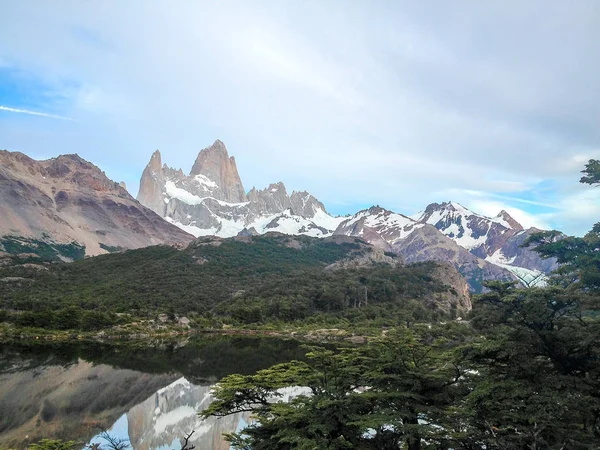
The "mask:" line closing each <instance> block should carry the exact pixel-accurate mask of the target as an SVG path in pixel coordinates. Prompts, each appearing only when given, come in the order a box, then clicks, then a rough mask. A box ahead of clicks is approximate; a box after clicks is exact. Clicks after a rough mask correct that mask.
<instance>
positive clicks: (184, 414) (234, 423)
mask: <svg viewBox="0 0 600 450" xmlns="http://www.w3.org/2000/svg"><path fill="white" fill-rule="evenodd" d="M211 388H212V386H196V385H194V384H192V383H190V382H189V381H187V380H186V379H185V378H179V379H178V380H175V381H174V382H173V383H171V384H170V385H168V386H166V387H164V388H161V389H159V390H158V391H156V392H155V393H154V394H153V395H151V396H150V397H148V398H147V399H146V400H144V401H143V402H142V403H140V404H138V405H135V406H134V407H133V408H131V409H130V410H129V411H128V412H127V413H126V414H123V415H122V416H121V417H120V418H119V419H118V420H117V421H116V422H115V424H114V425H113V426H112V427H110V429H109V430H108V431H109V433H110V434H111V436H113V437H117V438H122V439H128V440H129V442H130V444H131V446H132V448H134V449H135V450H153V449H178V448H181V445H182V442H183V437H184V436H186V435H188V434H189V433H190V431H192V430H194V434H193V435H192V436H191V438H190V444H192V445H194V446H195V447H196V449H197V450H212V449H215V450H226V449H228V448H229V444H228V443H227V442H226V441H224V440H223V437H222V435H223V433H231V432H233V431H236V430H237V429H239V428H240V425H242V426H243V425H245V424H246V423H247V421H248V419H249V415H250V414H249V413H244V414H234V415H231V416H227V417H223V418H214V417H210V418H208V419H204V420H203V419H200V418H199V417H198V411H202V410H203V409H205V408H207V407H208V405H209V404H210V402H211V401H212V397H211V395H210V391H211ZM96 442H99V443H103V442H104V441H103V439H102V438H101V437H100V436H95V437H93V438H92V439H90V442H89V443H96Z"/></svg>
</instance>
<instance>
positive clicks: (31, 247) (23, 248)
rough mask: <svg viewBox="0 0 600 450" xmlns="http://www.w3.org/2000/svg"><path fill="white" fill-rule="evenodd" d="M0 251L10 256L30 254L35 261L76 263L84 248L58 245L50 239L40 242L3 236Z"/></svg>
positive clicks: (20, 237) (75, 245) (80, 257)
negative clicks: (33, 256) (67, 261)
mask: <svg viewBox="0 0 600 450" xmlns="http://www.w3.org/2000/svg"><path fill="white" fill-rule="evenodd" d="M0 249H4V251H5V252H7V253H10V254H21V253H24V254H32V255H35V258H34V259H35V260H42V261H62V260H63V259H67V260H72V261H77V260H80V259H83V258H84V257H85V246H83V245H80V244H78V243H77V242H71V243H70V244H60V243H57V242H54V241H52V240H50V239H47V240H40V239H33V238H27V237H23V236H3V237H1V238H0Z"/></svg>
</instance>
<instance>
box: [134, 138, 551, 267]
mask: <svg viewBox="0 0 600 450" xmlns="http://www.w3.org/2000/svg"><path fill="white" fill-rule="evenodd" d="M161 163H162V162H161V157H160V153H159V152H158V151H156V152H155V153H154V154H153V155H152V158H151V159H150V162H149V164H148V166H147V167H146V169H145V170H144V173H143V175H142V180H141V182H140V193H139V194H138V199H139V200H140V202H141V203H142V204H144V205H145V206H148V207H149V208H151V209H153V210H154V211H155V212H157V213H158V214H159V215H161V216H162V217H164V218H165V219H166V220H167V221H169V222H171V223H172V224H174V225H177V226H178V227H179V228H181V229H183V230H184V231H186V232H188V233H190V234H192V235H194V236H196V237H199V236H207V235H215V236H219V237H232V236H236V235H239V234H242V235H257V234H264V233H268V232H279V233H284V234H292V235H306V236H312V237H328V236H331V235H333V234H335V235H345V236H357V237H360V238H361V239H363V240H365V241H367V242H369V243H370V244H372V245H374V246H376V247H378V248H380V249H382V250H384V251H400V250H399V249H402V251H404V252H405V253H406V251H405V250H406V249H405V248H404V247H403V246H402V245H401V243H402V242H403V241H404V240H405V239H407V238H408V237H409V236H411V235H412V240H411V242H413V244H411V246H410V248H411V249H417V248H418V252H419V254H420V255H421V256H422V257H429V258H432V259H437V260H444V261H454V262H456V261H461V262H460V264H459V265H461V267H462V269H461V270H463V271H466V270H467V269H465V267H467V266H465V264H468V267H469V268H470V269H469V273H473V274H475V273H479V272H481V273H485V274H488V275H489V276H492V277H495V278H494V279H498V277H501V276H503V275H502V273H504V270H510V271H511V272H512V273H513V274H514V275H515V276H516V277H517V278H518V277H520V276H522V275H523V276H525V275H526V278H527V279H533V278H534V277H536V276H537V274H539V273H548V272H550V271H551V270H553V269H555V268H556V262H555V261H550V260H542V259H541V258H540V257H539V256H538V255H537V254H535V253H534V252H532V251H531V250H530V249H527V248H523V247H521V244H522V243H523V242H524V240H525V239H526V238H527V236H529V235H530V234H531V233H533V232H535V231H537V230H535V229H530V230H524V229H523V227H522V226H521V224H519V223H518V222H517V221H516V220H515V219H514V218H513V217H511V216H510V214H508V213H507V212H506V211H501V212H500V213H499V214H498V215H497V216H496V217H486V216H483V215H481V214H477V213H475V212H473V211H470V210H469V209H467V208H465V207H464V206H462V205H460V204H459V203H455V202H444V203H432V204H431V205H429V206H427V208H426V209H425V211H423V212H422V213H420V214H418V215H416V216H413V217H408V216H405V215H403V214H398V213H395V212H392V211H389V210H386V209H384V208H381V207H379V206H373V207H371V208H369V209H365V210H363V211H359V212H358V213H356V214H354V215H353V216H350V217H333V216H331V215H330V214H328V213H327V211H326V209H325V206H324V205H323V204H322V203H321V202H320V201H319V200H317V199H316V198H315V197H314V196H312V195H311V194H309V193H308V192H305V191H301V192H292V193H291V195H290V194H288V192H287V190H286V187H285V185H284V184H283V183H282V182H278V183H272V184H270V185H269V186H268V187H266V188H265V189H260V190H259V189H256V188H254V187H253V188H252V189H251V190H250V191H248V192H247V193H245V191H244V188H243V185H242V181H241V178H240V176H239V174H238V172H237V167H236V164H235V159H234V158H233V157H229V155H228V153H227V149H226V147H225V145H224V144H223V143H222V142H221V141H215V143H214V144H213V145H212V146H210V147H208V148H206V149H204V150H202V151H200V153H199V154H198V157H197V158H196V162H195V163H194V167H193V168H192V171H191V172H190V174H189V175H185V174H184V173H183V171H181V170H175V169H172V168H170V167H168V166H166V165H163V166H161ZM426 226H432V227H434V228H435V229H437V231H438V232H439V233H440V235H439V236H437V235H434V234H435V233H432V231H431V230H428V231H427V232H425V231H423V230H422V229H423V227H426ZM417 230H421V231H422V232H421V234H420V235H419V236H415V235H413V233H414V232H415V231H417ZM445 239H448V240H450V241H453V242H454V243H455V244H457V245H458V247H459V248H461V249H466V250H467V252H469V253H471V254H472V255H474V257H475V258H479V260H478V261H470V259H469V258H470V257H469V255H467V254H462V253H461V255H460V257H458V256H457V254H458V253H457V252H458V250H457V249H456V248H455V247H452V246H450V245H446V243H445V242H443V241H444V240H445ZM423 246H431V247H432V248H430V249H428V248H425V247H423ZM421 247H422V248H421ZM500 255H502V256H500ZM408 260H410V257H409V258H408ZM484 263H486V264H494V265H495V267H497V268H500V269H502V270H501V272H502V273H500V272H497V270H495V269H493V268H489V267H487V266H485V264H484ZM456 264H458V263H456ZM482 264H483V265H482ZM480 266H481V267H480ZM471 269H472V270H471ZM524 271H529V272H527V273H525V272H524Z"/></svg>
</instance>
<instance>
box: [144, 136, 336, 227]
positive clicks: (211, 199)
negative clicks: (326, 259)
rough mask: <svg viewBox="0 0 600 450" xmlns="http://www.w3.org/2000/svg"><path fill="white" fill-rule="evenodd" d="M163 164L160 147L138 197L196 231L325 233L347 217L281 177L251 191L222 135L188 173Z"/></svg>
mask: <svg viewBox="0 0 600 450" xmlns="http://www.w3.org/2000/svg"><path fill="white" fill-rule="evenodd" d="M161 163H162V161H161V160H160V153H158V152H155V153H154V154H153V155H152V158H151V159H150V162H149V163H148V165H147V166H146V168H145V169H144V172H143V174H142V179H141V181H140V192H139V194H138V200H139V201H140V202H141V203H142V204H144V205H146V206H147V207H148V208H150V209H152V210H153V211H155V212H156V213H158V214H160V215H161V216H163V217H165V218H166V219H167V220H168V221H170V222H172V223H174V224H176V225H178V226H180V227H182V228H183V229H185V230H186V231H188V230H189V231H190V232H193V233H194V234H195V235H196V236H203V235H216V236H220V237H233V236H236V235H238V234H240V235H242V236H244V235H247V234H248V233H250V234H252V235H255V234H264V233H267V232H269V231H280V232H285V233H287V234H306V235H309V236H318V237H322V236H329V235H331V234H332V233H333V231H334V230H335V228H336V227H337V225H338V223H339V222H340V221H341V219H340V220H337V219H336V218H333V217H331V216H330V215H329V214H327V212H326V211H325V207H324V206H323V204H322V203H321V202H319V201H318V200H317V199H316V198H315V197H313V196H312V195H310V194H309V193H307V192H304V191H303V192H292V195H291V196H290V195H288V193H287V190H286V188H285V185H284V184H283V182H281V181H280V182H278V183H272V184H270V185H269V186H268V187H267V188H266V189H260V190H258V189H256V188H252V189H251V190H250V191H249V192H248V194H247V195H246V194H245V193H244V188H243V184H242V181H241V179H240V176H239V174H238V171H237V166H236V163H235V159H234V158H233V157H229V154H228V152H227V149H226V147H225V145H224V144H223V143H222V142H221V141H219V140H217V141H215V143H214V144H213V145H211V146H210V147H208V148H205V149H203V150H202V151H200V153H199V154H198V157H197V158H196V162H195V163H194V165H193V167H192V170H191V172H190V174H189V175H187V176H186V175H184V174H183V172H182V171H181V170H175V169H173V168H170V167H168V166H166V165H163V166H162V167H161ZM267 219H268V220H267Z"/></svg>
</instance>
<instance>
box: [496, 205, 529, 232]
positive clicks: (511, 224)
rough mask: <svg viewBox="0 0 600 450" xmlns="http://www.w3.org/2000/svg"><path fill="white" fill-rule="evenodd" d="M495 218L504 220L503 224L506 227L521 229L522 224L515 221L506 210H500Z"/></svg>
mask: <svg viewBox="0 0 600 450" xmlns="http://www.w3.org/2000/svg"><path fill="white" fill-rule="evenodd" d="M495 218H496V219H500V220H502V221H504V222H505V225H506V226H507V227H508V228H512V229H513V230H519V231H520V230H523V225H521V224H520V223H519V222H517V221H516V220H515V219H514V218H513V217H512V216H511V215H510V214H509V213H508V212H507V211H506V210H504V209H503V210H502V211H500V212H499V213H498V215H497V216H496V217H495Z"/></svg>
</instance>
